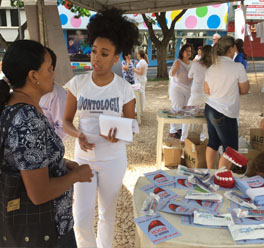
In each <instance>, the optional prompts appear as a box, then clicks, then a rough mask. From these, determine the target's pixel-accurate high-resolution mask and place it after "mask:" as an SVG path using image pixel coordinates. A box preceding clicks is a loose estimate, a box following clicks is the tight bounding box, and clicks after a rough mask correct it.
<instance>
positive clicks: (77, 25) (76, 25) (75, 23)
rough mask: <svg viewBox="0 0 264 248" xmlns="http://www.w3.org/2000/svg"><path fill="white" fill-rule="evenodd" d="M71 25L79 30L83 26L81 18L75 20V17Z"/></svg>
mask: <svg viewBox="0 0 264 248" xmlns="http://www.w3.org/2000/svg"><path fill="white" fill-rule="evenodd" d="M71 25H72V26H73V27H75V28H78V27H80V26H81V25H82V19H81V18H75V17H74V16H73V17H72V18H71Z"/></svg>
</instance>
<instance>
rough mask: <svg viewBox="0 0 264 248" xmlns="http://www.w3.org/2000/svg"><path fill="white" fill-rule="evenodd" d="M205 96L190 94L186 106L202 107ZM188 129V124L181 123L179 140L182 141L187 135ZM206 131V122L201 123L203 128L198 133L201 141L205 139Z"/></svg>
mask: <svg viewBox="0 0 264 248" xmlns="http://www.w3.org/2000/svg"><path fill="white" fill-rule="evenodd" d="M207 97H208V96H206V95H204V94H192V95H191V96H190V99H189V101H188V103H187V106H200V107H201V108H204V107H205V102H206V100H207ZM189 129H190V124H183V125H182V135H181V141H184V140H185V139H186V138H187V137H188V133H189ZM206 132H207V127H206V124H203V130H202V132H201V134H200V140H201V141H204V140H205V139H206V137H207V135H206Z"/></svg>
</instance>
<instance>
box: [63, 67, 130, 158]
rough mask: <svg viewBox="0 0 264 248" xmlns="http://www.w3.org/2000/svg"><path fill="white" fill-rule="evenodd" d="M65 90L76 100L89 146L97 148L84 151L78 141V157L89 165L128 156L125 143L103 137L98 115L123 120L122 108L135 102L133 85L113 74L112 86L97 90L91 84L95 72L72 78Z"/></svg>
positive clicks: (82, 129)
mask: <svg viewBox="0 0 264 248" xmlns="http://www.w3.org/2000/svg"><path fill="white" fill-rule="evenodd" d="M66 87H67V88H68V89H69V90H70V92H71V93H72V94H73V95H74V96H75V97H76V100H77V114H78V117H79V130H80V131H82V132H83V133H84V134H85V136H86V137H87V139H88V142H89V143H94V144H95V145H96V147H95V148H94V149H93V150H92V151H90V150H89V151H88V152H85V151H83V150H81V148H80V146H79V142H78V140H77V142H76V145H75V149H76V150H75V153H76V155H77V156H79V157H82V158H84V159H87V160H90V161H105V160H111V159H115V158H118V157H120V156H125V155H126V147H125V143H124V142H123V141H120V140H119V141H118V142H117V143H111V142H109V141H107V140H105V139H104V138H102V137H101V136H99V134H100V127H99V115H100V114H105V115H114V116H119V117H120V116H121V114H122V112H123V106H124V105H125V104H127V103H128V102H130V101H131V100H133V99H134V98H135V95H134V91H133V90H132V87H131V84H129V83H128V82H127V81H126V80H124V79H123V78H121V77H119V76H118V75H116V74H114V79H113V81H112V82H110V83H109V84H107V85H105V86H97V85H96V84H95V83H94V82H93V80H92V71H90V72H88V73H87V74H82V75H78V76H75V77H73V78H72V79H71V80H70V81H69V82H68V83H67V84H66Z"/></svg>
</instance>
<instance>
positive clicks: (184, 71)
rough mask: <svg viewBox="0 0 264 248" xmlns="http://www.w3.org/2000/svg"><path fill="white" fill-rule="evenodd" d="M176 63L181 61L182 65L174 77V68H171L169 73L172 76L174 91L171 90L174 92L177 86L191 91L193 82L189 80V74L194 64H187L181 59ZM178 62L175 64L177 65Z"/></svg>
mask: <svg viewBox="0 0 264 248" xmlns="http://www.w3.org/2000/svg"><path fill="white" fill-rule="evenodd" d="M176 61H179V63H180V66H179V69H178V70H177V72H176V73H175V75H174V76H172V74H171V73H172V68H173V66H172V67H171V69H170V72H169V74H170V76H171V77H172V80H171V82H172V83H171V87H172V89H171V90H173V88H174V87H175V86H177V87H180V88H183V89H185V90H188V91H190V89H191V85H192V80H190V79H189V78H188V73H189V70H190V68H191V64H192V63H191V62H190V64H185V63H184V62H183V61H181V60H180V59H178V60H176ZM176 61H175V62H174V63H176Z"/></svg>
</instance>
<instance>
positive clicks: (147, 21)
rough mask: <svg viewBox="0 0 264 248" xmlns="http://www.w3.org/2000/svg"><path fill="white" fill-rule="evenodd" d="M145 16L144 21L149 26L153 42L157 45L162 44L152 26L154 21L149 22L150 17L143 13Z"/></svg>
mask: <svg viewBox="0 0 264 248" xmlns="http://www.w3.org/2000/svg"><path fill="white" fill-rule="evenodd" d="M141 15H142V17H143V20H144V22H145V23H146V25H147V27H148V31H149V36H150V38H151V40H152V42H153V43H154V44H155V45H156V46H160V45H161V42H160V41H159V39H158V38H157V37H156V35H155V32H154V30H153V27H152V23H151V22H149V20H148V18H147V17H146V15H145V14H141Z"/></svg>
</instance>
